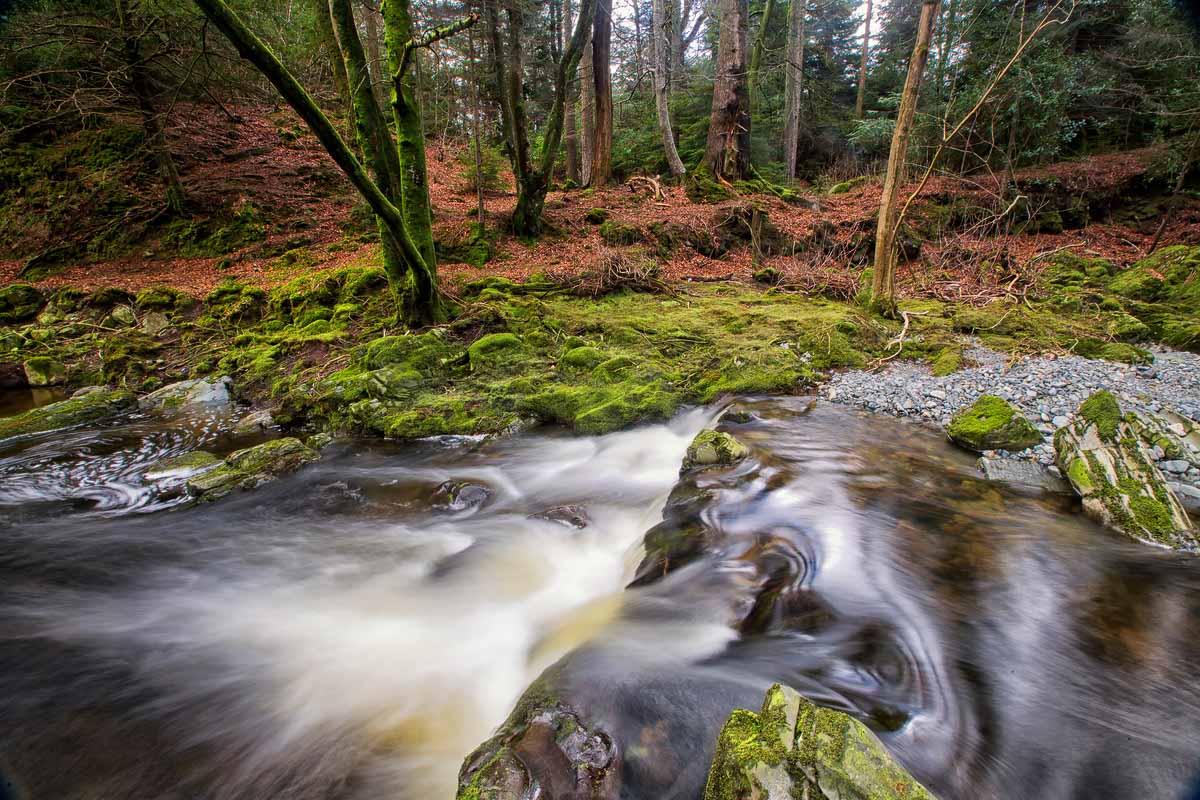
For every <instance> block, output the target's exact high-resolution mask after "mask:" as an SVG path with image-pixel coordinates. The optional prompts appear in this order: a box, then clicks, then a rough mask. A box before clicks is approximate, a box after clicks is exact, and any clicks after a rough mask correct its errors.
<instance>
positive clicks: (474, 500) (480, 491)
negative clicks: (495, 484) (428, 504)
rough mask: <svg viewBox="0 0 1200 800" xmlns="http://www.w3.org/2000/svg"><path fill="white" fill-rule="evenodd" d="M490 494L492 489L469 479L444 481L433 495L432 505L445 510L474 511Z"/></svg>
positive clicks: (457, 511) (455, 511)
mask: <svg viewBox="0 0 1200 800" xmlns="http://www.w3.org/2000/svg"><path fill="white" fill-rule="evenodd" d="M491 496H492V490H491V489H489V488H488V487H486V486H483V485H481V484H478V483H471V482H470V481H446V482H445V483H443V484H442V485H441V486H439V487H438V488H437V491H436V492H434V495H433V505H434V507H435V508H440V509H443V510H445V511H451V512H454V513H463V512H467V511H476V510H478V509H479V508H481V507H482V506H483V504H484V503H486V502H487V501H488V500H489V499H490V498H491Z"/></svg>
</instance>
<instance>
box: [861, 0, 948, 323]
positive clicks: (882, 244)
mask: <svg viewBox="0 0 1200 800" xmlns="http://www.w3.org/2000/svg"><path fill="white" fill-rule="evenodd" d="M939 2H940V0H924V2H923V3H921V18H920V21H919V22H918V23H917V39H916V42H915V44H914V45H913V53H912V58H910V59H909V62H908V76H907V77H906V78H905V80H904V89H903V91H902V93H901V95H900V111H899V113H897V115H896V129H895V131H894V132H893V133H892V147H891V150H890V151H889V153H888V162H887V172H886V174H885V177H884V181H883V196H882V197H881V198H880V200H879V223H878V226H877V228H876V231H875V274H874V275H873V276H872V279H871V305H872V307H873V308H875V309H876V310H877V311H880V312H881V313H883V314H885V315H888V316H892V315H894V314H895V313H896V285H895V284H896V279H895V272H896V251H895V242H896V228H897V226H898V221H897V219H896V202H897V200H898V199H899V196H900V184H901V182H902V181H903V180H904V162H905V156H906V154H907V153H908V140H909V137H910V136H911V135H912V128H913V119H914V118H915V117H916V113H917V99H918V97H919V96H920V93H921V78H922V76H923V75H924V74H925V64H926V63H927V62H928V61H929V42H930V40H931V39H932V37H933V23H934V20H935V19H937V8H938V3H939Z"/></svg>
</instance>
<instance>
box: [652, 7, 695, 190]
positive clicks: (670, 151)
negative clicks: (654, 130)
mask: <svg viewBox="0 0 1200 800" xmlns="http://www.w3.org/2000/svg"><path fill="white" fill-rule="evenodd" d="M651 3H652V4H651V7H650V12H651V17H652V21H651V24H650V42H651V44H652V45H653V47H652V50H653V51H654V105H655V109H656V110H657V112H658V132H659V135H660V136H662V141H663V151H664V152H665V153H666V156H667V169H669V170H670V171H671V174H672V175H674V176H675V177H677V178H678V177H679V176H681V175H683V174H684V173H685V172H687V169H686V168H685V167H684V166H683V161H682V160H680V158H679V151H678V150H677V149H676V148H675V131H674V129H673V128H672V127H671V102H670V101H671V88H670V74H671V72H670V66H669V65H670V56H671V49H670V48H671V37H670V21H669V19H668V17H667V9H666V0H651Z"/></svg>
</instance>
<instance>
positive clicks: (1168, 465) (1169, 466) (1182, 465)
mask: <svg viewBox="0 0 1200 800" xmlns="http://www.w3.org/2000/svg"><path fill="white" fill-rule="evenodd" d="M1158 466H1159V469H1161V470H1162V471H1163V472H1170V473H1173V474H1175V475H1182V474H1184V473H1185V472H1187V471H1188V468H1189V467H1190V466H1191V465H1190V464H1188V462H1186V461H1182V460H1175V461H1164V462H1162V463H1161V464H1159V465H1158Z"/></svg>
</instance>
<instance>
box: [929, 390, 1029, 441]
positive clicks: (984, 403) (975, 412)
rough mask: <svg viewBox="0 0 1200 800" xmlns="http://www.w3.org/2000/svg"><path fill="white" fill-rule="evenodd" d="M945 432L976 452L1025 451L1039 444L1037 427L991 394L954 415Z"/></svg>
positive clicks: (1009, 405) (1004, 401)
mask: <svg viewBox="0 0 1200 800" xmlns="http://www.w3.org/2000/svg"><path fill="white" fill-rule="evenodd" d="M947 433H949V434H950V438H951V439H953V440H954V441H955V442H956V443H958V444H960V445H962V446H964V447H966V448H968V449H971V450H975V451H979V452H982V451H984V450H1024V449H1025V448H1027V447H1033V446H1034V445H1035V444H1038V443H1039V442H1041V441H1042V435H1041V434H1040V433H1039V432H1038V430H1037V428H1035V427H1033V425H1032V424H1031V423H1030V422H1029V420H1027V419H1025V417H1024V416H1022V415H1021V413H1020V412H1019V411H1018V410H1017V409H1016V408H1014V407H1013V406H1012V405H1011V404H1010V403H1008V402H1007V401H1006V400H1003V399H1001V398H999V397H996V396H995V395H990V394H985V395H983V396H982V397H980V398H979V399H978V400H976V401H975V402H974V403H973V404H972V405H971V406H970V407H969V408H965V409H963V410H961V411H959V412H958V413H957V414H955V415H954V418H953V419H952V420H951V421H950V426H949V428H947Z"/></svg>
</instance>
